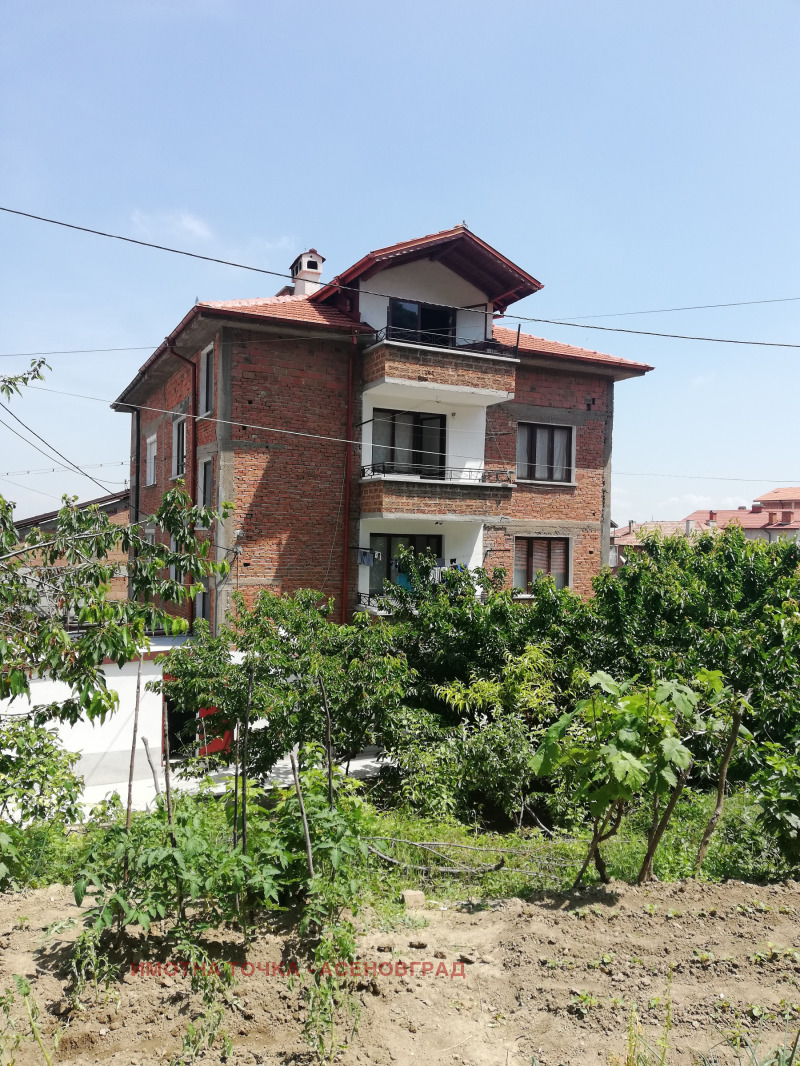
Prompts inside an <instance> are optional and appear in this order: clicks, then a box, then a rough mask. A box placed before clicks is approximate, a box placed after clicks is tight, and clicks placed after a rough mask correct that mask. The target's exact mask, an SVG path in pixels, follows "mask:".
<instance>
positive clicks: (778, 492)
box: [754, 487, 800, 503]
mask: <svg viewBox="0 0 800 1066" xmlns="http://www.w3.org/2000/svg"><path fill="white" fill-rule="evenodd" d="M754 499H755V501H756V503H781V502H783V501H786V503H796V502H800V488H797V487H792V488H788V489H770V491H769V492H765V493H764V494H763V496H755V497H754Z"/></svg>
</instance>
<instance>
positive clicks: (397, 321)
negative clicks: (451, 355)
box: [388, 298, 456, 346]
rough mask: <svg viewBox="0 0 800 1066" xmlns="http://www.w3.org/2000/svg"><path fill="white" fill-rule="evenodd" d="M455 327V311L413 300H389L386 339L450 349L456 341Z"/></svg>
mask: <svg viewBox="0 0 800 1066" xmlns="http://www.w3.org/2000/svg"><path fill="white" fill-rule="evenodd" d="M455 324H456V316H455V311H454V310H453V308H451V307H438V306H433V305H431V304H423V303H419V302H418V301H416V300H396V299H394V298H393V299H391V300H390V301H389V323H388V325H389V330H388V333H389V340H396V341H409V342H411V343H419V344H435V345H437V346H441V345H444V346H449V345H452V344H453V342H454V340H455V332H456V331H455Z"/></svg>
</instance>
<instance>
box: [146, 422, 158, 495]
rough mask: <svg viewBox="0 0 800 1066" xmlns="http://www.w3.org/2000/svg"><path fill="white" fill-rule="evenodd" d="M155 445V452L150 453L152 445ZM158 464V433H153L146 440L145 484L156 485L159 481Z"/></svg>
mask: <svg viewBox="0 0 800 1066" xmlns="http://www.w3.org/2000/svg"><path fill="white" fill-rule="evenodd" d="M151 444H152V445H153V454H152V455H151V454H150V445H151ZM157 465H158V433H153V434H152V435H151V436H149V437H148V438H147V439H146V441H145V472H144V483H145V485H155V484H156V482H157V481H158V476H157V473H156V468H157Z"/></svg>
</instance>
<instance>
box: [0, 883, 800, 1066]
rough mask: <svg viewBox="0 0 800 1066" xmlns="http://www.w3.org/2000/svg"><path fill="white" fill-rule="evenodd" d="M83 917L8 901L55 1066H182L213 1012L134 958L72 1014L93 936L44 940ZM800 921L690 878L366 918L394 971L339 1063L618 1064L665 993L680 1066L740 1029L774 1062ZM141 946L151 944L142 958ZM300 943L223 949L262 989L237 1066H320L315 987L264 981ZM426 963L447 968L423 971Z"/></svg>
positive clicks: (795, 895) (368, 949)
mask: <svg viewBox="0 0 800 1066" xmlns="http://www.w3.org/2000/svg"><path fill="white" fill-rule="evenodd" d="M70 916H72V917H75V918H79V917H80V911H79V910H78V908H77V907H76V906H75V904H74V902H73V900H72V896H71V893H70V890H69V889H66V888H63V887H61V886H52V887H51V888H49V889H42V890H37V891H34V892H27V893H18V894H15V895H5V896H0V993H1V992H2V990H3V989H4V988H5V987H6V986H8V985H10V984H11V979H12V975H13V974H21V975H24V976H27V977H28V978H29V980H30V981H31V983H32V986H33V990H34V995H35V997H36V1000H37V1002H38V1003H39V1006H40V1009H41V1020H42V1025H43V1029H44V1031H45V1033H46V1034H52V1032H53V1031H54V1030H55V1029H56V1028H57V1027H58V1026H61V1027H62V1036H61V1042H60V1046H59V1050H58V1052H57V1054H56V1056H55V1057H54V1062H69V1063H74V1064H75V1066H88V1064H92V1063H98V1062H103V1063H105V1062H112V1063H120V1064H126V1066H134V1064H135V1066H144V1064H147V1063H151V1062H153V1063H155V1062H161V1061H162V1060H164V1059H167V1060H168V1059H169V1058H170V1057H171V1056H172V1055H174V1054H175V1053H176V1052H177V1051H178V1049H179V1047H180V1040H181V1034H182V1033H183V1032H184V1031H185V1029H186V1024H187V1022H189V1021H190V1020H191V1019H192V1018H193V1017H196V1015H197V1014H198V1013H199V1011H198V1005H199V1001H198V998H197V996H196V995H192V994H190V992H189V979H188V978H184V977H183V976H181V975H180V974H179V975H178V976H161V977H159V976H157V975H147V974H141V975H135V974H132V973H131V972H130V969H131V968H130V965H129V963H130V960H131V959H132V958H135V957H136V956H135V952H136V950H137V948H136V946H135V945H134V948H133V953H134V954H133V955H130V954H129V957H128V962H127V964H126V966H125V973H124V977H123V978H122V980H121V983H120V984H119V986H118V989H119V993H120V998H119V1004H118V1006H117V1005H115V1003H114V1001H109V1002H108V1003H106V1004H104V1005H102V1006H96V1005H95V1004H94V1002H93V1001H92V999H91V997H90V998H89V1005H88V1006H87V1009H86V1010H84V1011H82V1012H72V1013H70V1012H69V1011H68V1010H66V1011H65V1007H66V1006H67V1002H66V1000H65V988H66V986H67V981H66V971H65V970H64V969H63V968H64V966H65V964H66V963H67V961H68V957H69V943H70V941H71V940H72V939H74V937H75V935H76V933H77V931H78V929H77V927H76V928H72V929H69V930H66V931H64V932H63V933H61V934H57V935H55V936H51V938H50V939H49V940H47V941H44V931H45V930H46V929H47V928H48V927H50V926H51V925H52V923H53V922H57V921H62V920H63V919H65V918H69V917H70ZM798 916H800V883H797V882H789V883H787V884H784V885H775V886H770V887H760V886H753V885H745V884H742V883H729V884H726V885H706V884H699V883H694V882H686V883H684V884H677V885H675V884H663V885H662V884H657V885H653V886H652V887H649V888H646V889H644V888H642V889H637V888H633V887H630V886H627V885H622V884H619V883H614V884H612V885H610V886H608V888H606V889H601V890H594V889H593V890H586V891H584V892H583V893H580V894H579V895H577V896H572V897H569V898H567V897H563V896H542V897H540V898H538V899H536V900H535V901H533V902H523V901H521V900H507V901H502V902H499V903H496V904H492V905H483V904H479V903H476V902H472V903H469V902H468V903H465V904H462V905H457V904H455V905H454V904H447V905H445V904H442V905H441V906H440V905H439V904H437V903H434V902H432V901H428V903H427V905H426V907H425V908H424V909H422V910H415V911H408V912H406V913H405V914H401V915H399V916H398V917H397V919H392V920H386V919H380V920H379V919H378V918H377V916H376V915H375V914H373V913H372V912H369V911H366V912H362V913H361V914H360V915H359V917H358V919H357V921H358V922H359V924H360V927H361V930H362V933H361V935H360V938H359V955H360V957H361V959H362V960H364V961H365V962H367V963H369V964H370V966H371V965H372V964H377V965H378V966H381V965H382V966H383V971H384V973H383V975H379V976H378V977H377V979H376V980H373V979H372V978H369V979H366V980H362V981H361V982H360V985H361V988H360V990H359V991H358V992H357V996H358V999H359V1000H360V1002H361V1004H362V1007H361V1019H360V1023H359V1026H358V1029H357V1032H356V1033H355V1036H354V1037H353V1042H352V1045H351V1046H350V1047H349V1048H347V1049H346V1050H345V1051H344V1052H342V1055H341V1059H340V1061H342V1062H343V1063H347V1064H355V1063H370V1064H372V1063H375V1064H379V1066H381V1064H386V1066H389V1064H395V1066H406V1064H408V1066H410V1064H412V1063H419V1062H420V1061H422V1062H424V1063H426V1066H453V1064H456V1066H459V1064H464V1066H489V1064H491V1066H498V1064H499V1066H522V1064H525V1066H531V1063H532V1062H534V1063H538V1064H539V1066H567V1064H569V1066H572V1064H574V1063H588V1064H592V1063H598V1064H599V1063H602V1064H606V1063H609V1062H613V1061H614V1060H613V1056H614V1055H615V1054H616V1055H619V1056H623V1054H624V1049H625V1045H626V1031H627V1027H628V1018H629V1013H630V1008H631V1006H632V1005H633V1004H634V1003H635V1004H637V1005H638V1011H639V1015H640V1018H641V1022H642V1026H643V1029H644V1031H645V1034H646V1035H647V1037H648V1039H650V1040H651V1041H652V1042H653V1043H655V1041H656V1039H657V1038H658V1036H659V1033H660V1031H661V1027H662V1026H663V1022H664V1019H665V1017H666V1011H667V999H668V985H670V991H669V997H670V999H671V1010H672V1021H673V1028H672V1031H671V1033H670V1046H671V1047H672V1048H673V1051H672V1053H671V1057H670V1059H669V1060H668V1061H669V1062H670V1066H673V1064H674V1066H689V1064H690V1063H694V1062H696V1061H697V1056H698V1055H699V1054H700V1053H701V1052H704V1051H707V1050H708V1049H709V1048H711V1047H712V1046H714V1045H718V1044H719V1043H720V1041H721V1040H722V1039H723V1037H724V1035H725V1034H728V1033H730V1032H731V1031H733V1030H735V1029H737V1028H739V1029H740V1030H742V1031H744V1032H746V1033H747V1034H748V1035H749V1036H750V1038H751V1039H753V1038H755V1036H757V1035H759V1033H760V1037H761V1040H762V1043H763V1045H764V1049H765V1050H766V1047H767V1046H770V1045H774V1044H775V1043H776V1042H777V1041H778V1040H779V1038H782V1036H783V1035H784V1033H785V1031H786V1027H787V1024H788V1028H789V1031H790V1032H792V1033H794V1032H795V1031H796V1030H797V1028H798V1027H800V1020H799V1019H800V925H799V924H798ZM144 945H145V942H144V938H141V940H140V946H141V950H142V952H144V950H145V947H144ZM294 947H295V944H294V942H293V941H292V940H291V938H290V936H289V934H287V935H286V936H283V935H281V934H280V932H278V931H276V932H272V933H264V934H261V935H260V936H259V937H258V938H257V939H256V940H255V941H254V942H252V943H251V944H250V945H249V947H248V948H247V949H246V950H245V948H244V946H243V945H242V943H241V937H240V936H239V935H238V934H235V933H226V934H225V935H224V936H220V938H219V944H218V948H219V954H220V956H221V957H225V958H228V959H230V960H234V961H236V962H237V963H239V964H240V965H241V964H242V963H248V964H252V965H253V967H254V973H253V975H252V976H247V975H246V974H243V975H241V976H239V977H238V980H239V987H238V990H237V992H238V996H239V1000H240V1007H239V1009H237V1010H232V1011H229V1012H228V1014H227V1017H226V1023H225V1024H226V1026H227V1028H228V1031H229V1032H230V1034H231V1036H232V1038H233V1045H234V1046H233V1053H232V1056H231V1059H230V1061H231V1062H233V1063H237V1064H239V1063H266V1064H270V1066H278V1064H281V1066H283V1064H284V1063H289V1062H294V1063H311V1062H313V1061H315V1056H314V1055H313V1054H312V1053H311V1052H310V1051H309V1048H308V1045H307V1044H306V1043H305V1041H304V1038H303V1021H304V1018H305V1010H306V1008H305V1006H304V1000H303V995H302V990H301V987H300V985H299V984H298V983H295V985H294V987H289V983H288V980H287V978H285V977H280V976H278V975H274V976H273V975H271V974H267V973H265V972H264V968H265V967H266V966H267V964H268V963H275V964H278V963H280V960H281V958H286V957H288V955H289V954H290V953H291V952H292V951H293V950H294ZM795 952H797V954H795ZM146 957H147V956H146V955H145V954H142V955H141V959H142V960H144V959H145V958H146ZM150 959H151V961H152V962H156V961H161V962H162V963H165V962H167V961H168V959H167V958H166V957H163V958H161V959H160V960H159V959H158V953H157V945H156V946H155V947H154V946H153V945H152V943H151V947H150ZM459 959H461V960H463V971H464V974H465V976H464V977H449V976H448V977H445V976H443V975H442V974H441V973H440V974H439V976H437V975H436V970H437V969H438V968H439V967H440V966H441V965H442V964H443V965H444V967H445V968H447V969H448V972H449V971H452V968H453V964H454V963H456V962H458V960H459ZM398 960H401V961H403V962H405V963H406V964H407V965H408V964H410V963H411V962H412V961H414V962H416V963H417V964H418V965H416V966H415V967H414V974H413V976H411V975H407V976H402V974H401V975H400V976H397V975H396V974H395V973H394V970H395V969H396V968H397V966H396V964H397V961H398ZM137 961H138V958H137ZM424 962H429V963H431V964H432V967H431V970H429V971H427V972H425V973H424V974H423V973H422V970H423V966H422V965H421V964H422V963H424ZM259 963H260V964H261V966H262V969H259V968H258V964H259ZM246 968H247V969H248V970H249V965H248V966H247V967H246ZM460 968H461V967H457V969H460ZM389 969H392V971H393V972H392V974H391V975H388V973H387V971H388V970H389ZM402 969H403V967H402V965H401V966H400V970H401V971H402ZM670 972H671V973H672V978H671V984H670V977H669V975H670ZM356 980H358V979H356ZM787 1012H788V1013H789V1015H790V1019H789V1021H788V1023H787V1021H785V1020H784V1015H785V1014H786V1013H787ZM1 1024H2V1018H1V1017H0V1025H1ZM717 1053H718V1054H719V1055H720V1059H721V1061H734V1060H733V1059H731V1058H726V1057H725V1056H726V1054H727V1055H730V1053H729V1052H725V1051H724V1050H718V1052H717ZM0 1061H3V1060H2V1057H1V1056H0ZM199 1061H203V1062H209V1063H216V1062H219V1056H218V1054H217V1052H216V1051H212V1052H210V1053H206V1054H205V1055H204V1056H203V1057H202V1058H201V1060H199ZM17 1062H18V1063H19V1064H20V1066H28V1064H32V1063H42V1062H43V1059H42V1056H41V1054H40V1053H39V1052H38V1050H37V1049H36V1047H35V1046H34V1045H32V1044H30V1043H26V1044H25V1045H23V1047H21V1048H20V1050H19V1051H18V1052H17Z"/></svg>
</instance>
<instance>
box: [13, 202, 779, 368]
mask: <svg viewBox="0 0 800 1066" xmlns="http://www.w3.org/2000/svg"><path fill="white" fill-rule="evenodd" d="M0 211H3V212H5V213H6V214H9V215H18V216H20V217H21V218H30V219H33V220H34V221H36V222H47V223H49V224H50V225H52V226H62V227H63V228H64V229H71V230H77V231H78V232H80V233H90V234H92V235H93V236H95V237H107V238H108V239H110V240H114V241H124V242H125V243H126V244H137V245H140V246H141V247H142V248H154V249H156V251H159V252H170V253H172V254H173V255H183V256H186V257H188V258H189V259H200V260H203V261H204V262H206V263H218V264H219V265H221V266H230V267H235V268H236V269H237V270H249V271H251V272H252V273H255V274H267V275H269V276H270V277H274V278H284V279H286V278H288V279H289V280H290V281H294V278H293V277H292V275H291V274H285V273H282V272H281V271H279V270H267V269H266V268H264V267H255V266H249V265H248V264H246V263H236V262H233V261H232V260H230V259H217V258H216V257H215V256H211V255H201V254H200V253H199V252H187V251H185V250H184V249H182V248H170V247H169V246H167V245H164V244H154V243H153V242H152V241H141V240H138V239H137V238H135V237H124V236H122V235H121V234H119V233H106V232H105V231H104V230H98V229H92V228H90V227H89V226H78V225H76V224H75V223H73V222H62V221H61V220H59V219H56V218H45V217H44V216H43V215H34V214H31V213H30V212H28V211H19V210H16V209H15V208H12V207H2V206H0ZM337 287H338V288H339V289H340V290H342V291H344V292H361V293H366V294H367V295H369V296H381V297H384V298H385V297H386V295H387V294H386V293H384V292H374V291H373V290H371V289H361V288H356V287H355V286H353V285H342V284H339V283H337ZM429 306H431V307H442V308H447V310H450V311H464V312H471V313H472V314H476V315H482V316H483V317H484V318H487V317H489V316H492V315H493V312H491V311H479V310H477V309H476V308H474V307H453V306H452V305H451V304H443V303H431V302H430V301H429ZM503 317H505V318H509V319H513V320H514V321H515V322H536V323H538V324H542V325H551V326H567V327H571V328H574V329H594V330H603V331H604V332H606V333H629V334H634V335H636V336H640V337H665V338H667V339H669V340H682V341H703V342H705V343H710V344H744V345H747V346H750V347H760V348H800V344H789V343H787V342H784V341H748V340H739V339H737V338H732V337H700V336H693V335H689V334H685V333H657V332H655V331H653V330H643V329H624V328H623V327H621V326H596V325H589V324H587V323H586V322H573V321H566V320H565V319H558V318H533V317H532V316H531V315H514V314H507V313H506V314H504V315H503Z"/></svg>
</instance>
